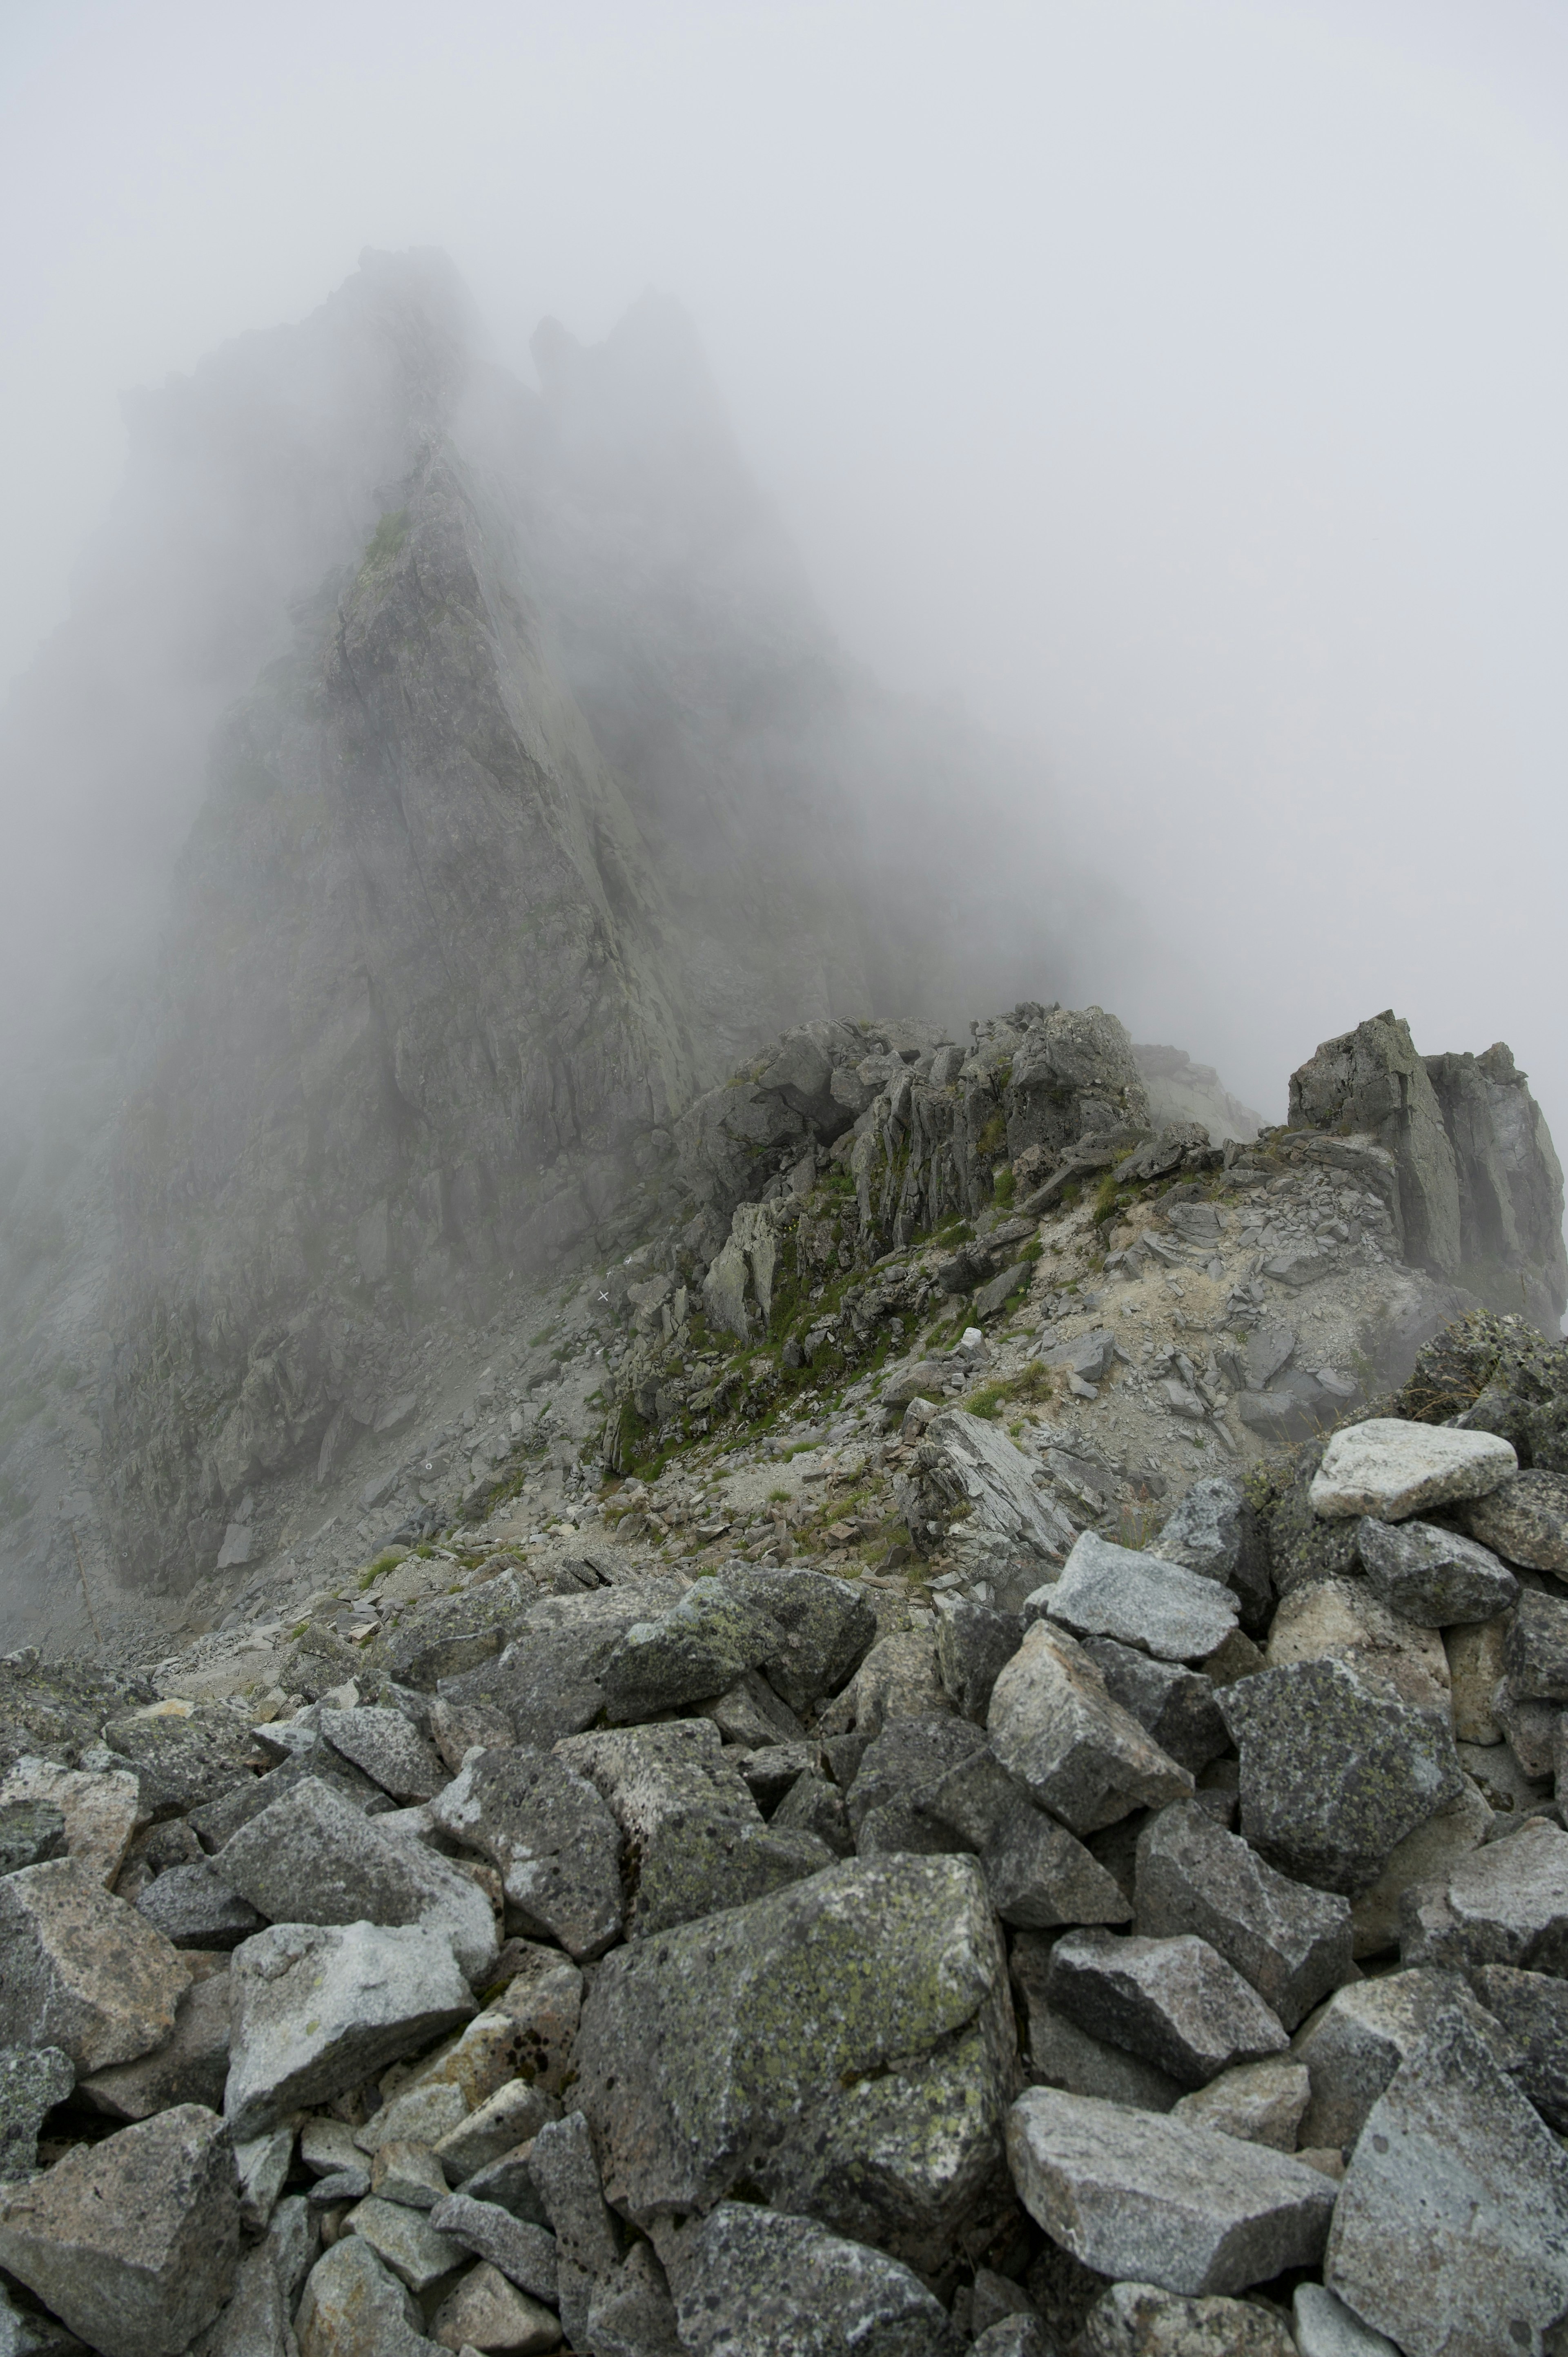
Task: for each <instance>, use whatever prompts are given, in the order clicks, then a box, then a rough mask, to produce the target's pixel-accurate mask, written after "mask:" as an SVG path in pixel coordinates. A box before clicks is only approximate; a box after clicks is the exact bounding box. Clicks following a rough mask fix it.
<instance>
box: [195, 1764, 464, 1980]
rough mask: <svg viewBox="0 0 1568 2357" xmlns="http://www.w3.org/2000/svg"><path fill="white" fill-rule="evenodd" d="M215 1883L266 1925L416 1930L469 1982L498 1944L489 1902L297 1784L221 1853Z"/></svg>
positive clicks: (426, 1856) (407, 1846) (445, 1864)
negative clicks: (436, 1939)
mask: <svg viewBox="0 0 1568 2357" xmlns="http://www.w3.org/2000/svg"><path fill="white" fill-rule="evenodd" d="M221 1873H222V1878H223V1881H224V1882H225V1883H226V1884H227V1885H228V1887H229V1888H230V1889H231V1890H235V1891H237V1892H238V1893H239V1894H240V1896H241V1898H242V1899H248V1900H250V1902H251V1904H252V1907H254V1908H256V1909H257V1910H259V1912H260V1913H261V1914H263V1916H265V1917H266V1919H267V1920H268V1921H269V1922H273V1923H380V1924H386V1925H395V1924H403V1923H424V1924H428V1925H430V1926H431V1927H433V1928H434V1929H435V1930H436V1931H438V1932H441V1933H442V1935H443V1936H444V1937H445V1938H446V1939H447V1940H449V1941H450V1943H451V1944H452V1947H453V1950H454V1952H455V1953H456V1957H457V1961H458V1963H459V1964H461V1965H462V1967H463V1970H464V1972H465V1973H466V1974H467V1975H468V1978H469V1979H470V1980H474V1981H477V1980H478V1978H479V1977H480V1975H482V1974H483V1973H485V1972H486V1971H488V1969H489V1966H490V1965H491V1964H493V1963H494V1962H495V1959H496V1955H497V1953H498V1951H499V1941H498V1940H497V1937H496V1925H495V1917H494V1915H493V1914H492V1913H491V1911H490V1903H489V1900H488V1899H487V1898H486V1896H485V1894H484V1892H483V1891H482V1890H481V1889H479V1888H478V1885H477V1884H476V1883H473V1882H470V1881H469V1879H468V1878H467V1875H464V1874H459V1873H458V1871H457V1869H456V1867H454V1866H453V1865H451V1864H450V1862H449V1861H448V1860H447V1859H446V1858H444V1857H441V1856H440V1855H439V1853H438V1852H436V1851H435V1850H432V1849H429V1848H427V1847H425V1846H424V1844H422V1843H418V1842H411V1841H400V1840H398V1839H397V1838H396V1836H395V1835H391V1834H387V1833H383V1832H382V1831H381V1827H380V1825H379V1824H377V1822H376V1820H375V1818H374V1817H367V1816H365V1815H363V1814H362V1813H360V1810H358V1809H357V1808H355V1806H354V1804H353V1803H352V1802H351V1801H346V1800H345V1799H344V1798H343V1796H342V1794H341V1793H339V1792H335V1791H334V1790H333V1788H332V1786H331V1785H330V1784H327V1783H324V1782H322V1781H320V1780H319V1779H318V1778H317V1777H314V1776H307V1777H306V1779H305V1781H303V1782H302V1783H299V1784H295V1786H294V1787H293V1789H292V1790H291V1791H289V1792H285V1794H284V1796H283V1798H282V1799H281V1800H278V1801H274V1803H273V1805H272V1807H271V1808H270V1809H263V1812H262V1813H261V1815H260V1816H259V1817H254V1818H252V1821H251V1823H250V1824H248V1825H244V1826H242V1828H241V1830H240V1831H239V1832H238V1833H237V1834H236V1835H234V1837H233V1839H232V1840H231V1842H229V1843H228V1845H227V1846H226V1847H225V1848H224V1851H223V1863H222V1868H221Z"/></svg>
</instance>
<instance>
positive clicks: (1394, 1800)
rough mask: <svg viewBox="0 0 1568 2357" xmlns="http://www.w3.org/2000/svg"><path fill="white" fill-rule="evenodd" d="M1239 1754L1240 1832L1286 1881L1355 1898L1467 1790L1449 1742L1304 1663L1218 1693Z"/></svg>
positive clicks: (1420, 1717) (1334, 1674)
mask: <svg viewBox="0 0 1568 2357" xmlns="http://www.w3.org/2000/svg"><path fill="white" fill-rule="evenodd" d="M1219 1707H1220V1710H1221V1712H1222V1713H1223V1714H1224V1718H1225V1724H1226V1725H1227V1727H1229V1728H1230V1734H1231V1737H1232V1738H1233V1740H1234V1741H1235V1742H1236V1743H1237V1745H1238V1746H1239V1748H1240V1754H1241V1781H1240V1794H1241V1831H1242V1833H1243V1834H1244V1835H1246V1837H1247V1839H1248V1841H1250V1842H1251V1844H1252V1845H1253V1846H1254V1847H1255V1848H1257V1849H1259V1850H1261V1851H1262V1854H1263V1856H1264V1857H1266V1858H1267V1859H1268V1860H1269V1861H1270V1863H1271V1864H1272V1865H1274V1866H1277V1867H1279V1868H1280V1870H1281V1872H1282V1873H1284V1874H1288V1875H1291V1876H1292V1877H1293V1878H1294V1879H1295V1880H1297V1881H1300V1882H1309V1883H1313V1884H1315V1885H1316V1887H1317V1888H1318V1889H1323V1890H1339V1891H1343V1892H1345V1893H1347V1894H1348V1895H1354V1893H1355V1892H1357V1891H1358V1890H1362V1889H1367V1888H1368V1887H1369V1885H1370V1884H1371V1883H1373V1882H1374V1881H1375V1880H1376V1879H1377V1876H1378V1872H1379V1869H1380V1867H1381V1866H1382V1864H1383V1861H1384V1860H1385V1858H1386V1857H1388V1855H1389V1852H1390V1851H1391V1849H1392V1848H1393V1846H1394V1845H1395V1843H1396V1842H1399V1841H1402V1840H1403V1838H1404V1836H1405V1835H1406V1834H1408V1833H1411V1832H1413V1830H1414V1828H1415V1827H1416V1826H1417V1825H1419V1824H1423V1823H1424V1822H1425V1820H1426V1819H1427V1818H1428V1817H1430V1816H1431V1815H1432V1814H1433V1813H1434V1811H1435V1810H1437V1809H1439V1808H1441V1807H1442V1806H1443V1804H1444V1802H1445V1801H1452V1800H1456V1799H1457V1798H1458V1795H1459V1793H1460V1792H1461V1791H1462V1790H1463V1786H1462V1783H1461V1781H1460V1772H1459V1763H1458V1761H1457V1760H1456V1759H1455V1753H1454V1738H1453V1736H1452V1735H1451V1734H1450V1733H1449V1731H1448V1729H1447V1728H1446V1727H1444V1726H1442V1725H1440V1724H1439V1723H1438V1721H1437V1720H1436V1719H1435V1718H1434V1717H1429V1716H1427V1715H1426V1714H1425V1713H1423V1712H1422V1711H1419V1710H1414V1709H1412V1708H1411V1707H1409V1706H1407V1705H1406V1704H1403V1703H1399V1702H1395V1701H1393V1700H1392V1699H1391V1697H1390V1696H1389V1695H1387V1694H1385V1693H1380V1692H1379V1691H1377V1690H1375V1689H1374V1688H1373V1687H1371V1686H1370V1685H1369V1684H1368V1683H1367V1682H1366V1681H1365V1680H1364V1679H1362V1678H1361V1677H1359V1676H1358V1674H1356V1672H1355V1671H1353V1670H1351V1669H1349V1668H1348V1667H1347V1666H1346V1665H1345V1663H1342V1662H1335V1661H1316V1662H1297V1663H1291V1664H1289V1665H1288V1666H1286V1667H1284V1668H1281V1669H1273V1670H1264V1671H1261V1672H1260V1673H1259V1674H1257V1675H1256V1676H1254V1677H1250V1678H1242V1679H1240V1680H1239V1681H1238V1682H1237V1684H1234V1685H1230V1686H1227V1687H1225V1688H1224V1689H1223V1691H1222V1692H1221V1694H1220V1696H1219Z"/></svg>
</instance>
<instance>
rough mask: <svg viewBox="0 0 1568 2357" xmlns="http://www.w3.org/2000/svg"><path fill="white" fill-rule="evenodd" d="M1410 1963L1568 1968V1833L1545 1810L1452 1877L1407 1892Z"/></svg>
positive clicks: (1404, 1935)
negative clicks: (1548, 1816)
mask: <svg viewBox="0 0 1568 2357" xmlns="http://www.w3.org/2000/svg"><path fill="white" fill-rule="evenodd" d="M1400 1954H1401V1956H1402V1959H1403V1961H1404V1963H1406V1964H1440V1965H1441V1964H1446V1965H1450V1966H1453V1967H1455V1969H1457V1970H1459V1971H1461V1972H1473V1971H1474V1970H1475V1969H1476V1967H1477V1965H1480V1964H1518V1965H1520V1966H1522V1967H1524V1968H1525V1969H1526V1970H1528V1971H1535V1972H1542V1973H1568V1834H1565V1833H1563V1832H1562V1831H1561V1830H1560V1829H1559V1828H1558V1827H1557V1826H1556V1825H1554V1824H1552V1823H1551V1822H1550V1820H1549V1819H1547V1818H1545V1817H1538V1818H1536V1819H1534V1820H1532V1821H1531V1822H1530V1824H1525V1825H1521V1826H1520V1830H1519V1832H1518V1833H1516V1834H1510V1835H1509V1837H1508V1839H1507V1840H1506V1841H1495V1842H1488V1843H1487V1845H1486V1846H1485V1847H1484V1848H1482V1849H1477V1850H1472V1851H1471V1852H1470V1853H1469V1854H1468V1856H1466V1857H1462V1858H1461V1859H1460V1860H1459V1863H1458V1864H1457V1865H1456V1866H1455V1867H1454V1868H1453V1870H1452V1871H1451V1872H1450V1873H1449V1875H1448V1877H1447V1878H1446V1880H1445V1881H1444V1882H1441V1883H1430V1882H1429V1883H1425V1884H1421V1885H1418V1886H1417V1887H1416V1888H1415V1889H1412V1890H1409V1891H1407V1892H1406V1893H1405V1896H1404V1900H1403V1901H1402V1907H1401V1910H1400Z"/></svg>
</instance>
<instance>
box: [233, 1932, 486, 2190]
mask: <svg viewBox="0 0 1568 2357" xmlns="http://www.w3.org/2000/svg"><path fill="white" fill-rule="evenodd" d="M477 2011H478V2007H476V2005H475V2003H474V1999H473V1996H472V1995H471V1994H470V1992H469V1988H468V1984H467V1981H466V1980H465V1979H464V1977H463V1975H462V1973H461V1972H460V1971H459V1969H458V1966H457V1961H456V1957H455V1956H454V1955H453V1953H452V1948H451V1943H450V1942H449V1941H446V1940H444V1939H443V1938H442V1937H441V1935H440V1933H439V1932H433V1931H430V1930H428V1929H427V1928H425V1927H424V1926H423V1925H406V1926H398V1927H396V1928H384V1927H382V1926H381V1925H379V1924H374V1923H348V1924H343V1925H336V1924H315V1923H274V1925H273V1927H272V1929H271V1930H270V1931H267V1932H257V1934H256V1936H255V1938H254V1939H252V1940H247V1941H245V1943H243V1945H242V1946H241V1947H238V1948H236V1949H235V1951H234V1962H233V1965H232V1967H231V1975H230V2067H229V2079H228V2084H227V2087H226V2089H225V2092H224V2097H223V2108H224V2113H225V2115H226V2117H227V2119H228V2121H229V2124H230V2128H231V2132H232V2135H233V2137H234V2141H235V2142H236V2144H242V2143H244V2142H245V2141H246V2139H247V2138H249V2137H251V2136H262V2135H264V2134H265V2133H266V2131H267V2130H268V2129H269V2128H273V2127H275V2126H277V2125H278V2124H279V2122H280V2121H282V2120H284V2119H285V2118H286V2117H287V2116H288V2115H289V2113H291V2112H297V2111H306V2110H308V2109H310V2108H311V2107H312V2106H313V2105H315V2104H325V2103H329V2102H330V2101H331V2100H332V2098H333V2097H334V2096H335V2095H340V2094H342V2093H345V2091H346V2090H347V2089H348V2088H349V2087H357V2086H359V2085H360V2084H362V2083H363V2082H364V2081H365V2080H366V2079H368V2078H371V2077H372V2076H373V2075H375V2074H376V2073H378V2072H382V2071H384V2070H385V2069H386V2067H387V2065H388V2064H389V2063H390V2062H396V2061H401V2060H402V2059H403V2056H405V2055H408V2054H416V2053H418V2051H419V2050H420V2049H421V2048H422V2047H424V2046H428V2045H429V2044H431V2042H432V2041H433V2040H435V2039H436V2038H438V2037H439V2036H440V2035H441V2033H442V2031H443V2030H446V2029H455V2028H456V2026H457V2025H458V2024H459V2023H461V2022H464V2021H467V2019H468V2018H469V2017H470V2016H471V2015H472V2014H474V2013H475V2012H477Z"/></svg>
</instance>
